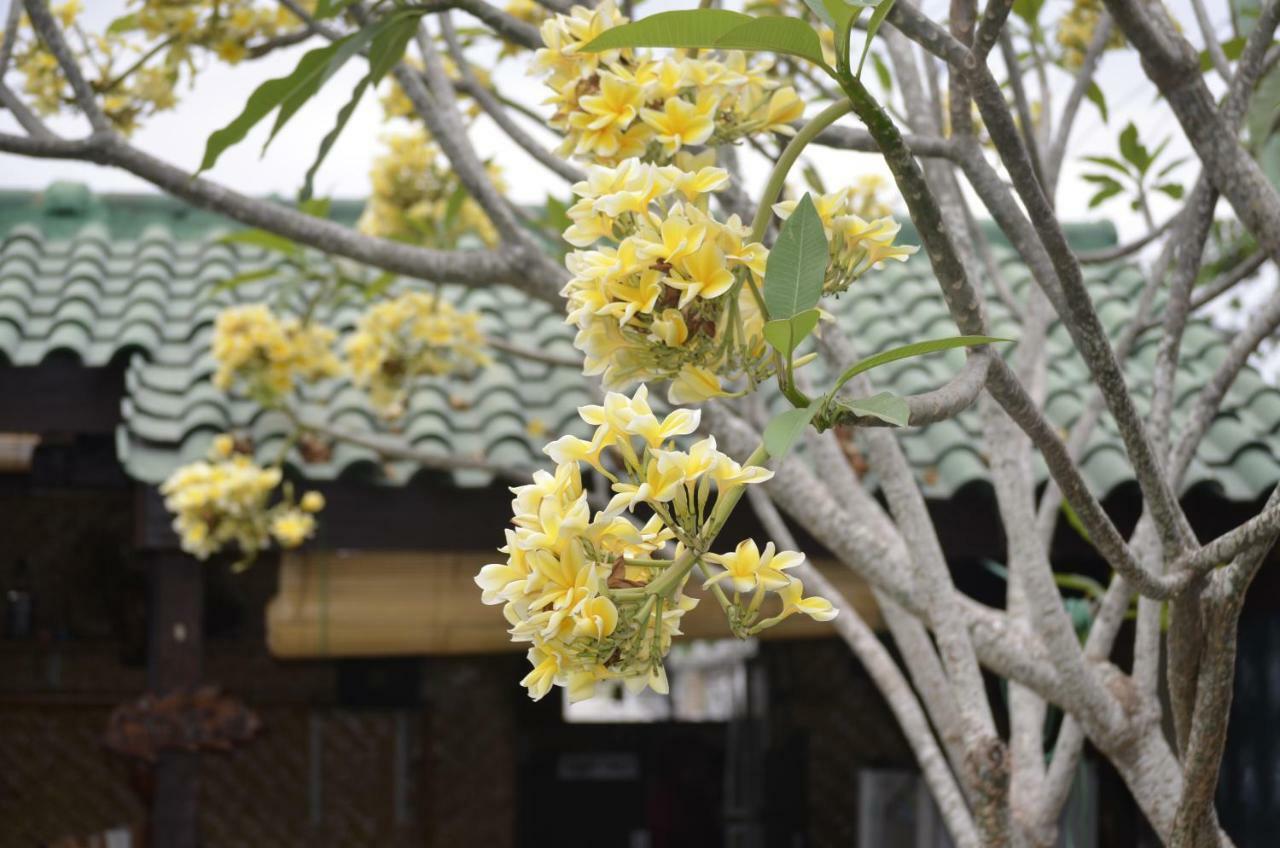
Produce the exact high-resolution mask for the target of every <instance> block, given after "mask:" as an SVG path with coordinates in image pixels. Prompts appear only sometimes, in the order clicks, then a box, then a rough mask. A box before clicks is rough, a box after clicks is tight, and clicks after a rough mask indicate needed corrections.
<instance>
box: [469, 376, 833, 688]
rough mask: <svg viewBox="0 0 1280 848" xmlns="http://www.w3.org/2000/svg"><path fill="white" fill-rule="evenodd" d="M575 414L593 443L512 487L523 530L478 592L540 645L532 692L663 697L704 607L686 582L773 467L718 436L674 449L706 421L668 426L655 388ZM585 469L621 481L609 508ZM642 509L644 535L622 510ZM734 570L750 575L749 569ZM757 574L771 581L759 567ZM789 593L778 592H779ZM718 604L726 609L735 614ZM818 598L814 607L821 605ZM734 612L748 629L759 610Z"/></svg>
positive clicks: (679, 412) (560, 453)
mask: <svg viewBox="0 0 1280 848" xmlns="http://www.w3.org/2000/svg"><path fill="white" fill-rule="evenodd" d="M578 412H579V414H580V415H581V417H582V420H583V421H585V422H587V423H588V424H591V425H593V426H595V428H596V431H595V434H594V435H593V436H592V438H590V439H579V438H576V437H573V436H565V437H562V438H560V439H557V440H556V441H554V442H552V443H551V444H549V445H547V447H546V448H545V451H546V453H547V455H548V456H550V457H551V458H552V459H553V460H554V461H555V462H556V463H557V466H556V470H555V472H554V473H550V472H546V471H539V472H537V473H535V474H534V478H533V482H532V483H530V484H529V485H525V486H519V487H516V488H514V489H512V491H513V492H514V493H515V496H516V497H515V500H514V501H513V502H512V510H513V512H514V518H513V519H512V523H513V524H514V525H515V529H514V530H508V531H507V534H506V535H507V544H506V546H505V547H503V548H502V549H501V550H502V553H505V554H506V555H507V559H506V561H505V562H502V563H495V564H492V565H486V566H484V568H482V569H481V570H480V573H479V574H478V575H477V576H476V584H477V585H479V586H480V588H481V590H482V600H483V601H484V603H486V604H503V605H504V606H503V613H504V615H505V616H506V619H507V621H508V623H509V624H510V625H511V630H510V632H511V637H512V639H513V640H515V641H517V642H528V643H530V645H531V647H530V649H529V661H530V663H531V664H532V665H533V670H532V671H530V672H529V674H528V675H527V676H526V677H525V678H524V680H523V681H522V684H523V685H524V686H526V687H527V688H528V690H529V694H530V696H531V697H533V698H535V699H538V698H541V697H543V696H544V695H546V694H547V692H548V691H550V689H551V687H552V686H553V685H559V686H564V687H566V688H567V689H568V691H569V697H570V698H571V699H572V700H579V699H582V698H589V697H591V695H592V694H594V692H595V689H596V684H597V683H599V682H601V681H605V680H619V679H620V680H622V681H624V683H625V684H626V685H627V687H628V688H630V689H632V690H639V689H643V688H644V687H645V686H649V687H651V688H653V689H654V690H655V691H658V692H665V691H667V675H666V670H665V668H664V666H663V658H664V657H665V656H666V654H667V652H668V650H669V649H670V647H671V641H672V639H673V638H674V637H675V636H676V635H678V634H679V633H680V629H679V627H680V620H681V618H682V617H683V616H684V614H685V613H686V612H688V611H689V610H690V609H692V608H693V607H694V605H695V604H696V603H697V601H696V599H694V598H691V597H689V596H687V595H686V594H684V587H685V585H686V584H687V582H688V580H689V576H690V574H691V573H692V568H693V567H694V566H695V564H696V565H701V560H702V559H703V557H704V552H705V550H706V546H707V545H709V544H710V541H711V540H712V538H714V536H715V533H716V532H718V531H719V528H720V526H721V525H722V524H723V520H724V518H725V517H727V513H724V514H721V513H722V512H723V510H722V509H721V501H722V499H724V498H726V496H732V495H733V493H735V492H737V493H738V494H740V490H741V487H743V486H747V485H751V484H755V483H762V482H764V481H766V480H768V479H769V478H771V477H772V476H773V472H771V471H769V470H768V469H765V468H761V467H758V466H751V465H748V466H743V465H740V464H739V463H737V462H735V461H734V460H733V459H731V458H730V457H728V456H726V455H725V454H723V453H721V452H720V451H718V450H717V449H716V444H715V440H714V439H711V438H708V439H703V440H702V441H700V442H697V443H695V444H693V445H692V446H690V447H689V449H688V450H677V449H676V448H675V442H674V440H675V439H676V438H678V437H681V436H688V435H690V434H692V433H693V432H694V431H695V430H697V428H698V424H699V413H698V412H697V411H696V410H691V409H675V410H673V411H672V412H671V413H670V414H669V415H667V416H666V417H665V418H662V419H659V418H658V417H657V416H655V415H654V413H653V410H652V409H651V408H650V406H649V404H648V392H647V389H646V388H645V387H644V386H641V387H640V388H639V389H638V390H637V391H636V393H635V395H634V396H632V397H627V396H625V395H622V394H618V393H616V392H610V393H609V394H608V395H606V397H605V401H604V404H603V405H600V406H584V407H582V408H581V409H579V411H578ZM582 463H586V464H587V465H588V466H590V467H592V468H594V469H595V470H596V471H597V472H598V473H600V474H602V475H604V476H605V477H606V478H608V479H609V480H610V481H611V483H612V488H613V492H614V497H613V499H612V500H611V501H610V503H609V505H608V506H607V507H606V508H605V509H603V510H599V511H597V512H594V513H593V512H592V510H591V508H590V506H589V505H588V502H587V494H586V492H585V491H584V489H583V486H582V476H581V464H582ZM734 502H736V499H735V500H734V501H728V502H727V503H728V505H729V507H732V504H733V503H734ZM638 506H643V507H645V508H647V509H648V510H649V511H650V512H651V513H652V515H651V516H650V517H649V518H648V519H647V520H646V521H645V522H644V523H643V525H639V526H638V525H637V524H636V523H633V522H632V521H630V520H628V519H627V517H625V516H624V515H622V512H623V511H624V510H627V511H634V510H635V509H636V507H638ZM673 541H674V542H675V545H674V551H673V553H672V555H671V558H670V559H668V558H665V557H664V556H663V552H664V551H665V550H666V548H667V546H668V544H669V543H670V542H673ZM751 549H754V546H752V548H751ZM741 550H745V549H743V548H741V547H740V551H741ZM766 553H767V554H768V559H769V561H770V562H772V563H773V564H774V565H775V566H777V567H780V568H788V567H792V566H794V565H795V564H797V563H798V562H799V560H800V555H799V554H792V553H786V554H778V555H776V556H774V555H773V553H772V547H768V548H766ZM707 559H710V557H707ZM727 560H728V558H727V557H719V558H717V561H720V562H725V561H727ZM757 560H758V561H760V560H761V558H760V557H757ZM767 564H768V563H765V565H767ZM703 567H704V568H705V566H703ZM737 567H738V570H739V571H742V570H744V569H748V570H749V568H750V567H749V566H748V565H747V564H746V563H745V560H744V561H743V564H742V565H741V566H737ZM755 571H756V572H758V573H763V566H760V564H759V562H758V563H757V567H756V568H755ZM771 573H772V572H770V574H771ZM719 579H721V578H712V581H713V584H714V583H715V582H718V580H719ZM792 582H794V581H792ZM753 585H754V584H753ZM789 585H790V584H789V583H788V582H786V581H785V580H784V581H783V582H782V583H779V584H777V585H776V586H775V585H773V584H771V586H772V587H773V589H774V590H775V591H778V590H781V589H783V588H785V587H786V586H789ZM721 597H723V598H724V603H725V604H726V609H730V610H737V609H738V607H737V604H736V602H735V603H734V604H733V605H732V606H729V601H728V599H727V597H725V596H724V595H723V593H721ZM820 600H821V599H812V598H811V599H808V600H807V601H806V602H803V603H808V604H809V608H813V607H814V606H815V604H816V602H818V601H820ZM798 603H801V602H798ZM755 606H756V608H758V607H759V604H758V603H757V604H756V605H755ZM792 606H793V607H795V608H796V609H799V610H801V611H806V612H807V611H808V608H806V607H804V606H799V605H797V604H792ZM827 606H828V608H829V607H830V605H829V604H828V605H827ZM793 611H794V610H793ZM832 613H833V614H834V611H832ZM787 614H790V613H787ZM730 615H731V617H733V619H734V620H735V621H737V622H738V623H742V622H745V621H747V616H748V612H747V611H746V610H742V611H741V614H739V613H736V612H731V613H730ZM778 620H781V619H780V618H779V619H778ZM764 625H765V622H761V626H764Z"/></svg>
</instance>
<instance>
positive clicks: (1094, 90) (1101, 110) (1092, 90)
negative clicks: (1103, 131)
mask: <svg viewBox="0 0 1280 848" xmlns="http://www.w3.org/2000/svg"><path fill="white" fill-rule="evenodd" d="M1084 96H1085V97H1087V98H1089V102H1090V103H1092V104H1093V105H1094V106H1097V107H1098V114H1100V115H1102V123H1104V124H1105V123H1106V122H1107V120H1108V118H1107V97H1106V95H1105V94H1103V93H1102V87H1101V86H1099V85H1098V84H1097V83H1096V82H1091V83H1089V87H1088V88H1086V89H1085V91H1084Z"/></svg>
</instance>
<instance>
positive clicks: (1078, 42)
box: [1057, 0, 1124, 71]
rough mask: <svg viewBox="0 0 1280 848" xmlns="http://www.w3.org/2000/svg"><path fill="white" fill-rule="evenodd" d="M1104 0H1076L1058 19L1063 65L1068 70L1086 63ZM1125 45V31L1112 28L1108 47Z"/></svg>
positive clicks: (1109, 48) (1059, 43) (1058, 37)
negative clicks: (1085, 58) (1086, 55)
mask: <svg viewBox="0 0 1280 848" xmlns="http://www.w3.org/2000/svg"><path fill="white" fill-rule="evenodd" d="M1102 12H1103V6H1102V0H1075V2H1073V3H1072V4H1071V8H1070V9H1068V10H1067V12H1066V14H1064V15H1063V16H1062V18H1061V19H1060V20H1059V21H1058V32H1057V40H1058V46H1060V47H1061V48H1062V59H1061V61H1062V65H1063V67H1065V68H1067V69H1068V70H1072V71H1074V70H1078V69H1079V68H1080V66H1081V65H1083V64H1084V57H1085V54H1086V53H1088V52H1089V44H1090V43H1091V42H1092V41H1093V32H1094V30H1096V29H1097V28H1098V21H1100V20H1101V19H1102ZM1119 47H1124V33H1123V32H1122V31H1121V30H1120V27H1114V28H1113V29H1112V30H1111V36H1110V37H1109V38H1108V39H1107V44H1106V49H1108V50H1114V49H1116V48H1119Z"/></svg>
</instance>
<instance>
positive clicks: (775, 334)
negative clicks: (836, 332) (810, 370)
mask: <svg viewBox="0 0 1280 848" xmlns="http://www.w3.org/2000/svg"><path fill="white" fill-rule="evenodd" d="M820 314H821V313H819V312H818V310H816V309H807V310H805V311H804V312H801V313H800V314H799V315H793V316H792V317H790V318H775V319H774V320H772V321H769V322H768V323H767V324H765V325H764V338H765V341H767V342H768V343H769V344H770V345H772V346H773V349H774V350H776V351H777V352H778V353H780V354H782V355H783V357H784V358H786V359H788V360H789V359H791V354H793V353H795V350H796V348H797V347H799V346H800V342H802V341H804V340H805V339H806V338H808V336H809V334H810V333H812V332H813V328H814V327H817V326H818V317H819V315H820Z"/></svg>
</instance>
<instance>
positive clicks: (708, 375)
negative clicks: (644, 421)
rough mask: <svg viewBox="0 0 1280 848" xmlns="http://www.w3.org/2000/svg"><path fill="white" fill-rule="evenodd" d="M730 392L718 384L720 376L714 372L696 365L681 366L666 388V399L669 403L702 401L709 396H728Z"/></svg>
mask: <svg viewBox="0 0 1280 848" xmlns="http://www.w3.org/2000/svg"><path fill="white" fill-rule="evenodd" d="M731 394H732V392H728V391H725V389H724V387H723V386H721V385H720V378H719V377H717V376H716V375H715V373H714V372H712V371H711V370H709V369H707V368H701V367H699V366H696V365H686V366H685V367H684V368H682V369H681V370H680V374H679V376H677V377H676V378H675V379H674V380H672V381H671V385H670V386H669V387H668V388H667V400H668V401H669V402H671V403H702V402H703V401H704V400H707V399H709V398H714V397H729V396H730V395H731Z"/></svg>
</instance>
